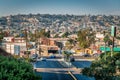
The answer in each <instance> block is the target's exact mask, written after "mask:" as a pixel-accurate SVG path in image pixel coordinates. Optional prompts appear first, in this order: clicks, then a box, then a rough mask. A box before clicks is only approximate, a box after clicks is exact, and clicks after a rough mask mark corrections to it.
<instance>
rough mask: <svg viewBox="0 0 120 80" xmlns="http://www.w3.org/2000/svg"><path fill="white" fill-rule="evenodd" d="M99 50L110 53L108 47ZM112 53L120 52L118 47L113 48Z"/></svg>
mask: <svg viewBox="0 0 120 80" xmlns="http://www.w3.org/2000/svg"><path fill="white" fill-rule="evenodd" d="M100 50H101V51H111V48H110V47H106V48H105V47H103V46H102V47H100ZM113 51H120V47H114V48H113Z"/></svg>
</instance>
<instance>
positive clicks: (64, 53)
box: [63, 51, 72, 62]
mask: <svg viewBox="0 0 120 80" xmlns="http://www.w3.org/2000/svg"><path fill="white" fill-rule="evenodd" d="M63 55H64V59H65V61H67V62H69V60H70V56H71V55H72V52H69V51H64V52H63Z"/></svg>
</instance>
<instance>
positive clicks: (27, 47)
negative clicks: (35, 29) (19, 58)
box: [25, 29, 28, 51]
mask: <svg viewBox="0 0 120 80" xmlns="http://www.w3.org/2000/svg"><path fill="white" fill-rule="evenodd" d="M25 40H26V49H27V51H28V44H27V42H28V38H27V29H25Z"/></svg>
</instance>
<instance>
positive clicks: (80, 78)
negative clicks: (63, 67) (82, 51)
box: [72, 61, 95, 80]
mask: <svg viewBox="0 0 120 80" xmlns="http://www.w3.org/2000/svg"><path fill="white" fill-rule="evenodd" d="M72 65H74V66H75V67H76V68H78V69H81V68H85V67H90V65H91V61H75V62H72ZM75 77H76V78H77V79H78V80H95V79H94V78H91V77H87V76H83V75H82V74H79V75H78V74H75Z"/></svg>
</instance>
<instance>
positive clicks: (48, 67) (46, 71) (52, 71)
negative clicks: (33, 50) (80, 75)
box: [35, 61, 73, 80]
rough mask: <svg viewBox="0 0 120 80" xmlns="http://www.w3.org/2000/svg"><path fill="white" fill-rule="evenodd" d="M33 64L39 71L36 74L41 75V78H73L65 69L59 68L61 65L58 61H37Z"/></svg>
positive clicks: (52, 79)
mask: <svg viewBox="0 0 120 80" xmlns="http://www.w3.org/2000/svg"><path fill="white" fill-rule="evenodd" d="M35 64H36V68H39V70H38V71H40V72H36V74H37V75H41V76H42V80H73V78H72V77H71V76H70V75H69V74H68V73H67V70H60V69H61V68H63V67H62V65H61V64H60V63H59V62H58V61H37V62H36V63H35Z"/></svg>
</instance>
